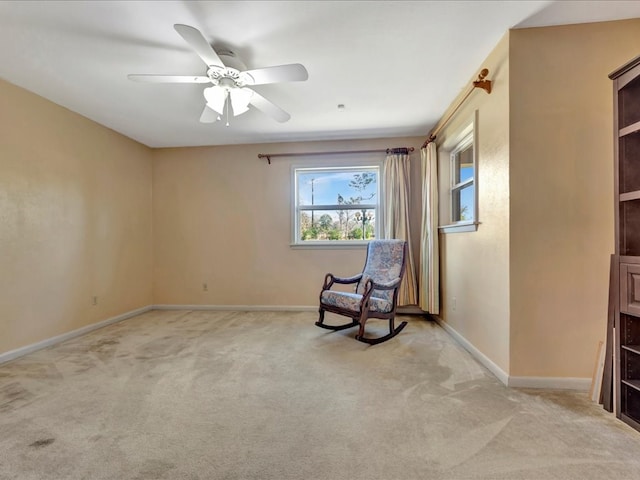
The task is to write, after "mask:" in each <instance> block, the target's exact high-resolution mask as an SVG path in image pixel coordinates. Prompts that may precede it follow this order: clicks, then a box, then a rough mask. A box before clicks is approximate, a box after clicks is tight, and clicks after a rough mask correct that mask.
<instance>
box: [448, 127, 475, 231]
mask: <svg viewBox="0 0 640 480" xmlns="http://www.w3.org/2000/svg"><path fill="white" fill-rule="evenodd" d="M474 171H475V165H474V161H473V133H470V134H469V135H467V136H466V137H465V138H464V139H463V140H462V141H461V142H460V143H459V144H458V146H457V147H456V149H455V150H454V151H453V152H452V153H451V222H452V223H456V222H472V221H473V220H475V218H474V216H475V194H474V193H475V185H474V180H475V175H474Z"/></svg>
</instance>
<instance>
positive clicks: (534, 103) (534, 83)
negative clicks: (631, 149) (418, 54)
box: [510, 19, 640, 377]
mask: <svg viewBox="0 0 640 480" xmlns="http://www.w3.org/2000/svg"><path fill="white" fill-rule="evenodd" d="M638 45H640V19H635V20H630V21H620V22H605V23H594V24H584V25H572V26H561V27H549V28H532V29H523V30H513V31H512V32H511V55H510V64H511V138H510V145H511V162H510V166H511V169H510V177H511V259H510V262H511V318H512V321H511V374H512V375H516V376H552V377H591V374H592V369H593V363H594V359H595V355H596V348H597V343H598V341H599V340H604V338H605V336H606V319H607V298H608V283H609V255H610V254H611V253H613V251H614V245H613V238H614V233H613V123H612V122H613V106H612V104H613V102H612V98H613V97H612V83H611V81H610V80H609V79H608V77H607V75H608V74H609V73H610V72H611V71H613V70H614V69H616V68H617V67H619V66H620V65H622V64H623V63H626V62H627V61H628V60H630V59H631V58H633V57H635V56H637V55H638V53H640V50H639V48H638Z"/></svg>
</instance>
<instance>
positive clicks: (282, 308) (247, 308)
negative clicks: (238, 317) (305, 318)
mask: <svg viewBox="0 0 640 480" xmlns="http://www.w3.org/2000/svg"><path fill="white" fill-rule="evenodd" d="M152 308H153V309H154V310H219V311H237V312H317V311H318V307H317V306H315V307H314V306H308V305H166V304H160V305H153V306H152Z"/></svg>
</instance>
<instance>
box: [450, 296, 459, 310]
mask: <svg viewBox="0 0 640 480" xmlns="http://www.w3.org/2000/svg"><path fill="white" fill-rule="evenodd" d="M457 307H458V299H457V298H456V297H453V301H452V302H451V309H452V310H453V311H454V312H455V311H456V308H457Z"/></svg>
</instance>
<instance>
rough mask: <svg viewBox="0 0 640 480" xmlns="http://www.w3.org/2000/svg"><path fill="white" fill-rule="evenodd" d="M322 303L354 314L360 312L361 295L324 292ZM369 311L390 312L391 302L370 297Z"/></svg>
mask: <svg viewBox="0 0 640 480" xmlns="http://www.w3.org/2000/svg"><path fill="white" fill-rule="evenodd" d="M321 301H322V303H324V304H325V305H333V306H334V307H340V308H346V309H347V310H351V311H354V312H359V311H360V302H361V301H362V295H360V294H358V293H348V292H337V291H333V290H325V291H323V292H322V299H321ZM369 310H371V311H374V312H381V313H388V312H390V311H391V302H390V301H388V300H385V299H384V298H378V297H373V296H372V297H371V298H370V299H369Z"/></svg>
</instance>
